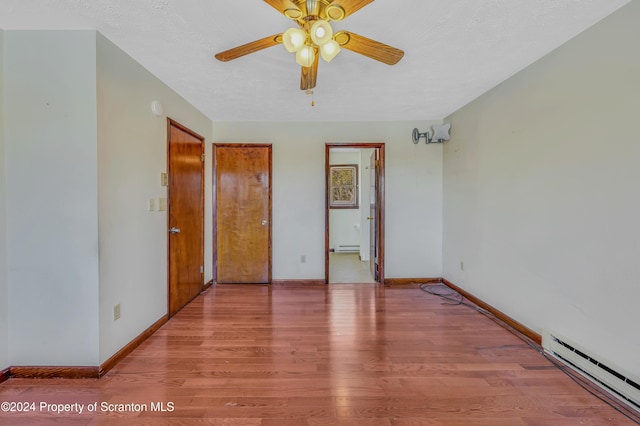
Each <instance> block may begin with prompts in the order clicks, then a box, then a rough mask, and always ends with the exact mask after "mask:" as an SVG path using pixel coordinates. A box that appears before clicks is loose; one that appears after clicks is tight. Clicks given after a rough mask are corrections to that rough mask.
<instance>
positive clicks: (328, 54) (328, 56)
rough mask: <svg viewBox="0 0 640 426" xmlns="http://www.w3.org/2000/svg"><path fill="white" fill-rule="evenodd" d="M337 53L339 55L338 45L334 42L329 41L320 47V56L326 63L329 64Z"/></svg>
mask: <svg viewBox="0 0 640 426" xmlns="http://www.w3.org/2000/svg"><path fill="white" fill-rule="evenodd" d="M338 53H340V45H339V44H338V43H337V42H336V41H335V40H330V41H329V42H328V43H325V44H323V45H322V46H320V56H322V59H324V60H325V61H327V62H331V60H332V59H333V58H335V57H336V55H337V54H338Z"/></svg>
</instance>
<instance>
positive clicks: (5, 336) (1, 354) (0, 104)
mask: <svg viewBox="0 0 640 426" xmlns="http://www.w3.org/2000/svg"><path fill="white" fill-rule="evenodd" d="M3 58H4V31H3V30H0V371H2V370H4V369H5V368H7V367H9V304H8V302H7V298H8V297H9V279H8V276H7V214H6V203H5V197H6V185H5V183H6V179H7V176H6V173H5V154H4V71H3V68H4V61H3Z"/></svg>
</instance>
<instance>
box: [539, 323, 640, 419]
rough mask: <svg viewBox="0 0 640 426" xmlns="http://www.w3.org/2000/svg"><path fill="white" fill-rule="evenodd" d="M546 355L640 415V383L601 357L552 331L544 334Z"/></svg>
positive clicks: (543, 345)
mask: <svg viewBox="0 0 640 426" xmlns="http://www.w3.org/2000/svg"><path fill="white" fill-rule="evenodd" d="M542 347H543V348H544V350H545V352H547V353H548V354H550V355H551V356H553V357H555V358H556V359H558V360H560V361H561V362H562V363H564V364H566V365H567V366H569V367H570V368H572V369H573V370H575V371H577V372H578V373H580V374H581V375H582V376H584V377H586V378H587V379H589V380H590V381H592V382H593V383H595V384H596V385H598V386H600V387H601V388H603V389H605V390H606V391H608V392H609V393H610V394H612V395H613V396H615V397H616V398H618V399H619V400H621V401H622V402H624V403H626V404H627V405H628V406H630V407H631V408H633V409H635V410H636V411H639V412H640V384H639V381H638V380H637V379H635V378H631V377H629V374H626V373H624V372H622V371H620V370H619V369H615V368H613V366H612V365H611V364H610V363H609V364H607V363H606V362H605V361H604V360H602V359H601V358H600V359H599V358H598V357H597V356H592V355H591V354H589V353H588V352H587V351H586V350H584V348H581V347H579V346H578V345H576V344H574V343H573V342H571V341H569V340H567V339H565V338H564V337H560V336H558V335H557V334H555V333H552V332H550V331H544V332H543V333H542Z"/></svg>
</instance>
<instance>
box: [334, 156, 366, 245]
mask: <svg viewBox="0 0 640 426" xmlns="http://www.w3.org/2000/svg"><path fill="white" fill-rule="evenodd" d="M329 164H356V165H357V166H358V174H359V173H361V170H362V166H361V165H360V151H359V150H354V151H347V152H340V151H339V148H338V150H336V149H332V150H331V153H330V155H329ZM360 182H361V179H360V177H358V184H360ZM361 189H362V187H361V186H359V188H358V205H359V206H360V207H359V208H357V209H331V210H330V211H329V247H331V248H337V247H338V246H339V245H355V246H359V245H360V239H361V237H360V229H361V222H362V218H361V216H362V215H361V213H360V208H361V207H362V192H361ZM367 204H368V203H367ZM367 207H368V205H367Z"/></svg>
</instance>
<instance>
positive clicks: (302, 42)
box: [215, 0, 404, 90]
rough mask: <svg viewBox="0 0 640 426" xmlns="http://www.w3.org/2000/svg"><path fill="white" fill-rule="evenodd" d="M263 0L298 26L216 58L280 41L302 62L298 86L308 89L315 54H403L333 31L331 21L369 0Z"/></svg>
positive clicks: (383, 58)
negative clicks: (345, 51)
mask: <svg viewBox="0 0 640 426" xmlns="http://www.w3.org/2000/svg"><path fill="white" fill-rule="evenodd" d="M264 1H265V2H266V3H268V4H269V5H270V6H272V7H273V8H274V9H276V10H277V11H278V12H280V13H282V14H283V15H284V16H286V17H287V18H289V19H291V20H292V21H294V22H296V23H297V24H298V27H297V28H289V29H288V30H287V31H285V32H284V33H280V34H275V35H272V36H269V37H265V38H262V39H260V40H256V41H252V42H251V43H247V44H243V45H242V46H238V47H234V48H233V49H229V50H225V51H224V52H220V53H218V54H216V55H215V57H216V59H218V60H220V61H223V62H227V61H230V60H232V59H237V58H239V57H241V56H244V55H248V54H249V53H254V52H257V51H259V50H262V49H266V48H268V47H271V46H275V45H277V44H281V43H282V44H284V47H285V48H286V49H287V51H289V52H291V53H295V54H296V62H297V63H298V64H299V65H301V66H302V76H301V78H300V89H301V90H310V89H313V88H314V87H315V86H316V80H317V75H318V57H319V56H321V57H322V58H323V59H324V60H325V61H327V62H329V61H331V60H332V59H333V58H334V57H335V56H336V55H337V54H338V53H339V52H340V49H347V50H351V51H352V52H356V53H359V54H361V55H364V56H367V57H369V58H371V59H375V60H376V61H380V62H383V63H385V64H388V65H395V64H396V63H398V61H400V59H402V57H403V56H404V52H403V51H402V50H400V49H396V48H395V47H391V46H389V45H386V44H384V43H380V42H379V41H375V40H371V39H369V38H366V37H363V36H361V35H358V34H355V33H352V32H350V31H338V32H337V33H335V34H334V33H333V29H332V28H331V24H330V22H331V21H341V20H343V19H345V18H346V17H348V16H349V15H351V14H353V13H355V12H357V11H358V10H360V9H362V8H363V7H364V6H366V5H368V4H369V3H371V2H373V0H264Z"/></svg>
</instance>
